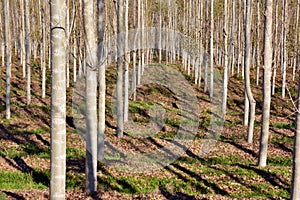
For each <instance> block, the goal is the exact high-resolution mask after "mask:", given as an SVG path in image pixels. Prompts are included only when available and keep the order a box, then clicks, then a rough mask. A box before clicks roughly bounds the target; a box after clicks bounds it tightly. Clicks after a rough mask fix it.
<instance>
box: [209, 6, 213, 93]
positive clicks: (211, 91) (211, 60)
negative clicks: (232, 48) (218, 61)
mask: <svg viewBox="0 0 300 200" xmlns="http://www.w3.org/2000/svg"><path fill="white" fill-rule="evenodd" d="M209 94H210V97H211V98H212V97H213V96H214V0H211V1H210V91H209Z"/></svg>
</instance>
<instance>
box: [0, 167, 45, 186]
mask: <svg viewBox="0 0 300 200" xmlns="http://www.w3.org/2000/svg"><path fill="white" fill-rule="evenodd" d="M47 188H48V186H46V185H44V184H43V183H41V182H39V181H38V180H37V181H35V180H34V178H33V176H32V174H30V173H22V172H9V171H3V170H0V189H8V190H18V189H22V190H30V189H47Z"/></svg>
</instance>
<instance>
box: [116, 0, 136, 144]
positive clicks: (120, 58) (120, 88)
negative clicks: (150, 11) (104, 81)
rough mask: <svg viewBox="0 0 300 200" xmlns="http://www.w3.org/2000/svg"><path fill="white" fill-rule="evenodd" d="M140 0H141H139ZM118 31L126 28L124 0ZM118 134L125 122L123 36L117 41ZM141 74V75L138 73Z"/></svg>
mask: <svg viewBox="0 0 300 200" xmlns="http://www.w3.org/2000/svg"><path fill="white" fill-rule="evenodd" d="M139 1H140V0H139ZM117 4H118V5H117V8H118V9H117V17H118V19H117V29H118V30H117V32H118V33H121V32H122V31H123V30H124V28H123V26H124V19H123V8H124V0H118V1H117ZM117 44H118V45H117V46H118V49H117V55H118V61H117V135H118V138H122V137H123V122H124V114H123V65H124V56H121V52H122V51H123V50H122V49H121V47H122V46H123V41H122V38H121V37H118V41H117ZM138 76H139V75H138Z"/></svg>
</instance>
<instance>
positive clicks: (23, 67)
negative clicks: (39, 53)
mask: <svg viewBox="0 0 300 200" xmlns="http://www.w3.org/2000/svg"><path fill="white" fill-rule="evenodd" d="M20 7H21V8H20V10H21V27H22V30H21V64H22V69H23V78H25V77H26V53H25V13H24V0H21V1H20Z"/></svg>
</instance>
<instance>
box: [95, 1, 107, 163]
mask: <svg viewBox="0 0 300 200" xmlns="http://www.w3.org/2000/svg"><path fill="white" fill-rule="evenodd" d="M97 7H98V43H99V44H101V43H102V42H103V38H104V27H105V23H104V0H97ZM99 44H98V47H99V49H98V61H99V62H100V63H99V66H98V67H99V69H98V70H99V74H98V78H99V111H98V117H99V122H98V138H97V140H98V156H97V157H98V160H103V159H104V133H105V93H106V91H105V90H106V84H105V61H104V59H103V55H104V46H103V45H102V46H101V45H99ZM105 58H106V57H105Z"/></svg>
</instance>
